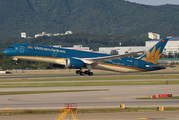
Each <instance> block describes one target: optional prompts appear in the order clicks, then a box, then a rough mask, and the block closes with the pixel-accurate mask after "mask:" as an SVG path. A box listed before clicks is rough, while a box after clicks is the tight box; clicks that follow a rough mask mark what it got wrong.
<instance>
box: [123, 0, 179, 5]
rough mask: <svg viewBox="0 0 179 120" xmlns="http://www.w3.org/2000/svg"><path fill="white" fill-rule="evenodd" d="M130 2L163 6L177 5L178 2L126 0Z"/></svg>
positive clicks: (167, 0)
mask: <svg viewBox="0 0 179 120" xmlns="http://www.w3.org/2000/svg"><path fill="white" fill-rule="evenodd" d="M126 1H130V2H136V3H140V4H145V5H155V6H156V5H164V4H175V5H179V0H126Z"/></svg>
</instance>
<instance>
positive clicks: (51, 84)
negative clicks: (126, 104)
mask: <svg viewBox="0 0 179 120" xmlns="http://www.w3.org/2000/svg"><path fill="white" fill-rule="evenodd" d="M169 83H170V84H179V80H170V82H169ZM164 84H165V81H163V80H160V81H111V82H105V81H104V82H103V81H101V82H68V83H29V84H26V83H24V84H23V83H22V84H0V88H16V87H69V86H112V85H164Z"/></svg>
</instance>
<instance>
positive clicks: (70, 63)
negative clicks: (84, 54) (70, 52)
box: [65, 58, 84, 69]
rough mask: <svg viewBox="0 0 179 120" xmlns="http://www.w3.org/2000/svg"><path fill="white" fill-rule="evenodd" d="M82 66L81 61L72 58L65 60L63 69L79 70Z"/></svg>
mask: <svg viewBox="0 0 179 120" xmlns="http://www.w3.org/2000/svg"><path fill="white" fill-rule="evenodd" d="M83 66H84V63H83V61H81V60H78V59H74V58H66V59H65V67H66V68H75V69H81V67H83Z"/></svg>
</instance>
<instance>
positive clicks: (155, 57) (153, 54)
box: [142, 46, 161, 64]
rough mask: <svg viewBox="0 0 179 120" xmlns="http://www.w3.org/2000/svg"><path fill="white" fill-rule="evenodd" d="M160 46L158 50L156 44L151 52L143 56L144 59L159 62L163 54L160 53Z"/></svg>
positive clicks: (149, 61)
mask: <svg viewBox="0 0 179 120" xmlns="http://www.w3.org/2000/svg"><path fill="white" fill-rule="evenodd" d="M160 48H161V47H160ZM160 48H158V50H157V51H156V47H155V46H154V49H153V50H152V51H151V53H150V51H148V52H147V54H146V57H143V58H142V60H143V61H146V62H148V63H154V64H157V61H158V59H159V58H160V56H161V54H159V52H160ZM155 51H156V52H155Z"/></svg>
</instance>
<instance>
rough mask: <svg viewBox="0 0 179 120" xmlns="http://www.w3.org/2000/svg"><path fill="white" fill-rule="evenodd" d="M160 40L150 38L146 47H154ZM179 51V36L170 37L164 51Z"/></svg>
mask: <svg viewBox="0 0 179 120" xmlns="http://www.w3.org/2000/svg"><path fill="white" fill-rule="evenodd" d="M158 41H159V40H158V39H157V40H150V41H146V42H145V46H146V47H152V46H154V45H155V44H156V43H157V42H158ZM169 52H170V53H172V54H174V53H179V37H171V38H169V41H168V43H167V44H166V46H165V49H164V50H163V53H164V54H166V55H168V53H169Z"/></svg>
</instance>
